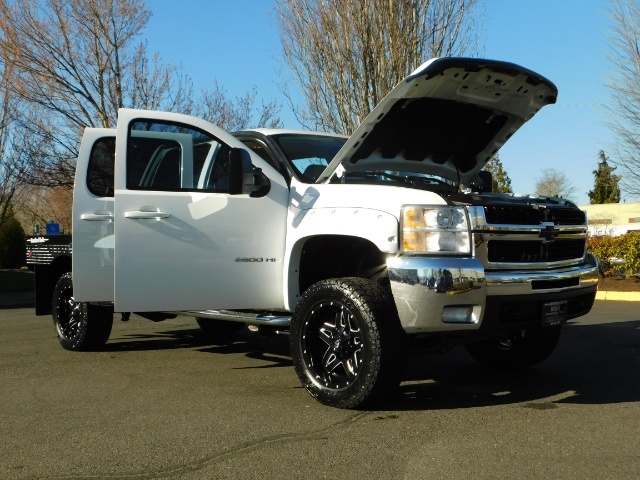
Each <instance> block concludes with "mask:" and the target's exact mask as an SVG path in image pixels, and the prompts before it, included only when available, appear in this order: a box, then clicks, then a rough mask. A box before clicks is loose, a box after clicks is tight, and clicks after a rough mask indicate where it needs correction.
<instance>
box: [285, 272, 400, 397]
mask: <svg viewBox="0 0 640 480" xmlns="http://www.w3.org/2000/svg"><path fill="white" fill-rule="evenodd" d="M404 344H405V334H404V331H403V330H402V328H401V326H400V321H399V320H398V314H397V311H396V308H395V304H394V302H393V298H392V296H391V294H390V293H389V291H388V290H386V289H385V288H383V287H382V286H380V285H378V284H377V283H376V282H374V281H371V280H367V279H362V278H341V279H329V280H323V281H320V282H318V283H316V284H314V285H312V286H311V287H310V288H309V289H308V290H307V291H305V292H304V294H303V295H302V297H301V299H300V302H299V303H298V305H297V307H296V310H295V312H294V315H293V318H292V321H291V335H290V346H291V357H292V359H293V363H294V366H295V369H296V373H297V374H298V377H299V378H300V381H301V382H302V385H303V386H304V387H305V388H306V389H307V391H308V392H309V393H310V394H311V396H313V397H315V398H316V399H317V400H319V401H320V402H322V403H324V404H325V405H330V406H332V407H338V408H356V407H360V406H363V405H365V404H372V403H376V402H379V401H382V400H383V399H386V398H387V397H388V396H390V395H392V394H393V393H395V391H396V389H397V387H398V385H399V384H400V381H401V378H402V373H403V370H404V366H405V363H406V355H405V351H404Z"/></svg>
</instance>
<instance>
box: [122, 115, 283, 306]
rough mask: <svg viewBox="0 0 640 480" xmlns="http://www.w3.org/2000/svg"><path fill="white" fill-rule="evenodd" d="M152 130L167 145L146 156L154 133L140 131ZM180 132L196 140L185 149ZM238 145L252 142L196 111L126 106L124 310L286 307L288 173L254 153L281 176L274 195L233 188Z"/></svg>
mask: <svg viewBox="0 0 640 480" xmlns="http://www.w3.org/2000/svg"><path fill="white" fill-rule="evenodd" d="M141 119H142V120H141ZM130 128H131V129H132V130H130ZM144 128H149V129H150V130H151V132H153V133H154V135H157V136H156V140H158V141H160V140H162V139H163V138H164V139H165V140H166V142H165V143H162V142H160V143H161V145H160V144H158V145H156V146H155V148H150V147H148V146H146V147H145V148H144V152H142V153H141V151H142V150H143V149H141V148H136V142H137V141H138V138H137V137H140V136H144V135H145V133H141V132H142V130H136V129H144ZM130 131H131V132H133V133H132V134H130ZM175 135H189V136H190V137H191V138H190V140H189V141H186V140H184V139H183V140H180V141H179V143H180V145H179V146H176V145H175V139H176V138H177V137H175ZM172 141H173V142H174V143H173V144H172V143H171V142H172ZM232 147H240V148H243V145H242V144H241V143H240V142H239V141H238V140H236V139H234V138H233V137H232V136H231V135H229V134H228V133H227V132H224V131H223V130H221V129H219V128H217V127H215V126H213V125H211V124H209V123H208V122H204V121H202V120H199V119H195V118H193V117H187V116H184V115H178V114H170V113H164V112H149V111H136V110H127V109H123V110H120V113H119V117H118V137H117V152H116V153H117V154H116V196H115V222H114V223H115V252H116V255H115V307H116V311H176V310H201V309H218V308H245V309H247V308H281V307H282V306H283V304H284V300H283V292H282V268H283V264H282V258H283V257H284V241H285V229H286V215H287V199H288V189H287V186H286V183H285V182H284V179H283V178H282V176H281V175H280V174H278V173H277V172H276V171H275V170H274V169H273V168H271V167H270V166H269V165H268V164H267V163H266V162H264V160H262V159H261V158H259V157H258V156H255V155H252V162H253V164H254V165H255V166H256V167H259V168H262V169H263V172H264V173H265V174H266V175H268V176H269V178H270V180H271V190H270V192H269V193H268V195H266V196H265V197H262V198H250V197H249V196H248V195H233V196H232V195H229V194H228V193H226V189H227V183H226V177H225V174H226V173H228V172H226V171H225V168H226V163H228V152H229V151H230V149H231V148H232ZM225 162H226V163H225ZM160 178H161V180H160V181H156V179H160ZM247 260H248V261H247Z"/></svg>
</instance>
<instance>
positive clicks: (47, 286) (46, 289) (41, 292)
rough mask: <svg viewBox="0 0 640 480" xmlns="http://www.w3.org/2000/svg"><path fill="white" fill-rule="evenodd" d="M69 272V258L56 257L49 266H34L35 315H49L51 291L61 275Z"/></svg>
mask: <svg viewBox="0 0 640 480" xmlns="http://www.w3.org/2000/svg"><path fill="white" fill-rule="evenodd" d="M70 271H71V257H69V256H66V255H65V256H60V257H57V258H56V259H55V260H54V261H53V262H51V264H50V265H35V268H34V273H35V277H36V282H35V287H36V315H50V314H51V302H52V297H53V290H54V288H55V287H56V283H57V282H58V279H59V278H60V276H61V275H62V274H63V273H66V272H70Z"/></svg>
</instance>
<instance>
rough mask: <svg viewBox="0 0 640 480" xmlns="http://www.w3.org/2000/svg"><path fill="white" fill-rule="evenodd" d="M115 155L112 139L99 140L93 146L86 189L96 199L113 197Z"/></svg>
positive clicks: (114, 145)
mask: <svg viewBox="0 0 640 480" xmlns="http://www.w3.org/2000/svg"><path fill="white" fill-rule="evenodd" d="M115 153H116V139H115V138H113V137H105V138H101V139H99V140H97V141H96V142H95V143H94V144H93V148H92V149H91V155H90V157H89V166H88V167H87V188H88V189H89V191H90V192H91V193H92V194H94V195H96V196H97V197H113V183H114V182H113V166H114V163H115V157H116V155H115Z"/></svg>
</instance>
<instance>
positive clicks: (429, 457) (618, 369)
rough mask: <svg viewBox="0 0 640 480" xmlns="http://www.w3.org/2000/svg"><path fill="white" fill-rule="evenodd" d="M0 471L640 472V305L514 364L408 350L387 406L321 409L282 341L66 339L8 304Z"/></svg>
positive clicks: (151, 327)
mask: <svg viewBox="0 0 640 480" xmlns="http://www.w3.org/2000/svg"><path fill="white" fill-rule="evenodd" d="M0 379H1V381H2V383H1V388H0V405H1V408H0V429H1V438H0V478H6V479H21V478H70V479H80V478H114V479H116V478H117V479H120V478H123V479H124V478H127V479H130V478H139V479H145V478H171V479H196V478H198V479H199V478H222V479H224V478H271V479H278V478H332V479H342V478H383V479H395V478H406V479H414V478H415V479H423V478H429V479H438V478H443V479H450V478H451V479H453V478H473V479H496V478H523V479H528V478H531V479H543V478H549V479H560V478H561V479H608V478H610V479H637V478H638V475H639V474H638V472H640V435H639V432H640V308H638V303H636V302H611V301H606V302H603V301H598V302H596V304H595V307H594V309H593V311H592V313H591V314H589V315H588V316H586V317H583V318H581V319H577V321H572V322H571V323H570V324H569V325H568V326H567V327H566V328H565V331H564V333H563V338H562V339H561V342H560V346H559V347H558V349H557V351H556V352H555V353H554V355H553V356H552V357H551V358H550V359H549V360H547V361H546V362H545V363H543V364H542V365H540V366H539V367H537V368H535V369H534V370H532V371H530V372H528V373H526V374H524V375H522V374H521V375H518V376H506V375H499V374H495V373H491V372H489V371H487V370H485V369H484V368H482V367H481V366H479V365H477V364H476V363H474V361H473V360H472V359H471V358H470V357H469V356H468V355H467V354H466V353H465V352H464V350H462V349H459V350H454V351H453V352H451V353H449V354H447V355H442V356H425V357H418V358H414V359H412V361H411V364H410V368H409V370H408V371H407V374H406V379H405V382H404V383H403V384H402V386H401V393H400V396H399V397H398V398H397V399H396V400H394V401H393V402H391V403H389V404H388V406H387V408H385V409H384V410H369V411H347V410H338V409H333V408H329V407H325V406H322V405H321V404H319V403H317V402H316V401H315V400H313V399H312V398H311V397H309V396H308V394H307V393H306V392H305V391H304V389H302V388H301V387H300V385H299V382H298V379H297V377H296V375H295V372H294V370H293V368H292V366H291V360H290V358H289V355H288V343H287V338H286V337H282V336H278V337H269V338H265V337H261V336H259V335H257V334H253V333H250V332H248V331H246V330H245V331H244V332H243V333H242V334H240V336H238V337H236V338H235V339H234V340H229V341H226V342H216V341H215V340H212V339H209V338H207V337H205V336H203V334H202V333H201V332H200V330H199V329H198V327H197V325H196V323H195V321H193V320H192V319H188V318H185V317H178V318H177V319H174V320H169V321H166V322H163V323H152V322H150V321H148V320H144V319H141V318H139V317H136V316H132V318H131V320H130V321H129V322H127V323H123V322H120V321H116V322H115V323H114V329H113V333H112V336H111V339H110V340H109V343H108V344H107V346H106V348H105V349H104V350H101V351H98V352H84V353H75V352H68V351H65V350H63V349H62V348H61V347H60V346H59V344H58V342H57V340H56V338H55V333H54V330H53V327H52V324H51V320H50V318H48V317H35V316H34V315H33V310H32V309H4V310H0Z"/></svg>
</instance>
